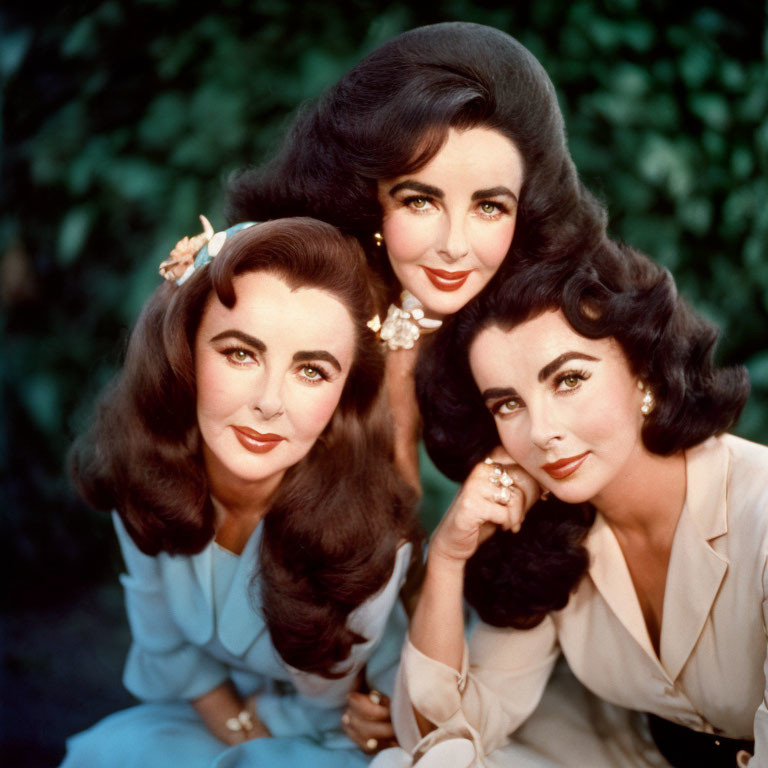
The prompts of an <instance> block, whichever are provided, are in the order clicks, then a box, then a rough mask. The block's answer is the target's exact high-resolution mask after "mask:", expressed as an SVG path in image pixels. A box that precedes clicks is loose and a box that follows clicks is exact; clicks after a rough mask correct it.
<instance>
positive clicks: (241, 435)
mask: <svg viewBox="0 0 768 768" xmlns="http://www.w3.org/2000/svg"><path fill="white" fill-rule="evenodd" d="M232 429H233V430H234V433H235V437H236V438H237V439H238V440H239V441H240V445H242V446H243V448H245V449H246V450H247V451H250V452H251V453H268V452H269V451H271V450H272V449H273V448H277V446H278V445H280V443H281V442H282V441H283V440H285V438H284V437H283V436H282V435H275V434H273V433H272V432H268V433H266V434H262V433H261V432H257V431H256V430H255V429H251V428H250V427H234V426H233V427H232Z"/></svg>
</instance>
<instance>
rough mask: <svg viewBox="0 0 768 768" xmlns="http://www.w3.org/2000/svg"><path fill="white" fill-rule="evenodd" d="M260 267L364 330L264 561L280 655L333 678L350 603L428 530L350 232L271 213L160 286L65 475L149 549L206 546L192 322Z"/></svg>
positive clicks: (280, 502)
mask: <svg viewBox="0 0 768 768" xmlns="http://www.w3.org/2000/svg"><path fill="white" fill-rule="evenodd" d="M256 271H265V272H269V273H272V274H274V275H276V276H278V277H280V278H282V279H284V280H285V281H286V282H287V283H288V285H289V286H291V287H297V286H301V287H303V288H306V287H312V288H319V289H321V290H325V291H328V292H329V293H330V294H332V295H333V296H334V297H336V298H337V299H338V300H339V301H340V302H341V303H342V304H343V305H344V306H345V307H346V308H347V310H348V311H349V313H350V316H351V317H352V320H353V322H354V325H355V329H356V334H357V341H356V350H355V358H354V362H353V364H352V367H351V369H350V372H349V375H348V378H347V381H346V383H345V386H344V389H343V392H342V395H341V399H340V401H339V405H338V407H337V409H336V411H335V413H334V415H333V416H332V418H331V421H330V423H329V424H328V426H327V427H326V429H325V431H324V432H323V434H322V435H321V437H320V438H319V439H318V440H317V442H316V443H315V445H314V446H313V448H312V449H311V450H310V452H309V454H308V455H307V456H306V457H305V458H304V459H302V461H300V462H299V463H298V464H297V465H295V466H294V467H291V468H290V469H289V470H288V471H287V472H286V474H285V477H284V478H283V480H282V482H281V484H280V487H279V488H278V490H277V491H276V493H275V495H274V496H273V498H272V499H271V501H270V508H269V510H268V513H267V515H266V517H265V520H264V529H263V535H262V540H261V551H260V562H259V570H258V574H257V576H258V578H259V580H260V582H261V593H262V607H263V611H264V614H265V618H266V621H267V625H268V627H269V631H270V634H271V637H272V640H273V643H274V645H275V647H276V648H277V650H278V652H279V653H280V655H281V656H282V658H283V659H284V660H285V661H286V662H287V663H289V664H291V665H292V666H295V667H297V668H299V669H303V670H305V671H307V672H314V673H317V674H321V675H324V676H326V677H337V676H339V675H341V674H343V672H339V671H338V669H337V666H338V665H339V663H340V662H342V661H344V660H345V659H346V658H347V657H348V656H349V651H350V648H351V646H352V645H353V644H354V643H358V642H362V641H363V640H364V639H365V638H363V637H361V636H360V635H358V634H356V633H354V632H352V631H350V630H349V629H348V628H347V626H346V620H347V616H348V614H349V612H350V611H351V610H353V609H354V608H355V607H357V606H358V605H360V604H361V603H362V602H363V601H365V600H366V599H367V598H369V597H370V596H372V595H373V594H374V593H375V592H376V591H377V590H379V589H380V588H381V587H382V586H383V585H384V584H385V582H386V581H387V579H388V578H389V576H390V574H391V573H392V568H393V567H394V560H395V552H396V550H397V548H398V546H399V545H400V544H401V543H402V542H403V541H404V540H409V541H414V542H420V540H421V532H420V528H419V524H418V522H417V519H416V516H415V512H414V506H415V505H414V498H413V493H412V491H411V490H410V488H409V487H408V486H407V485H406V484H404V482H403V481H402V480H401V479H400V477H399V475H398V473H397V471H396V469H395V466H394V459H393V446H392V436H391V433H390V428H389V423H388V418H387V409H386V403H385V402H384V400H383V397H384V396H383V387H382V378H383V371H384V362H383V357H382V353H381V350H380V349H379V347H378V345H377V344H376V342H375V339H374V337H373V334H372V333H371V331H370V330H368V328H367V327H366V321H367V320H368V319H369V318H370V317H371V314H372V312H373V309H372V305H373V300H372V297H371V291H370V288H369V285H370V282H371V276H370V275H369V274H368V273H369V270H368V268H367V265H366V262H365V258H364V257H363V254H362V251H361V249H360V247H359V245H358V244H357V243H356V241H354V240H353V239H352V238H350V237H345V236H343V235H342V234H341V233H340V232H339V231H338V230H336V229H335V228H334V227H332V226H330V225H328V224H324V223H322V222H319V221H314V220H312V219H300V218H299V219H286V220H278V221H271V222H267V223H265V224H260V225H257V226H253V227H250V228H248V229H245V230H242V231H240V232H238V233H237V234H235V235H234V236H232V237H230V238H229V239H228V240H227V241H226V243H225V245H224V247H223V248H222V251H221V253H220V254H219V255H218V256H217V257H216V258H215V259H214V260H213V261H212V262H211V264H209V265H208V266H206V267H204V268H200V269H197V270H196V271H195V272H194V273H193V274H192V276H191V277H190V278H189V279H188V280H187V281H186V282H185V283H184V284H183V285H181V286H177V285H175V284H171V283H164V284H163V285H161V286H160V287H159V288H158V289H157V290H156V291H155V293H154V294H153V295H152V296H151V297H150V299H149V300H148V301H147V303H146V305H145V306H144V309H143V311H142V313H141V315H140V316H139V319H138V321H137V323H136V326H135V328H134V330H133V333H132V335H131V338H130V341H129V344H128V350H127V354H126V359H125V363H124V366H123V368H122V370H121V371H120V373H119V374H118V375H117V377H116V378H115V380H114V382H113V383H112V385H111V386H110V387H109V388H108V390H107V391H106V392H105V393H104V395H103V396H102V399H101V402H100V404H99V407H98V410H97V413H96V417H95V419H94V422H93V424H92V426H91V428H90V430H89V431H88V432H87V433H85V434H84V435H83V436H81V437H80V438H79V440H78V441H77V442H76V443H75V445H74V447H73V449H72V451H71V454H70V468H71V475H72V478H73V480H74V482H75V485H76V487H77V489H78V491H79V492H80V494H81V495H82V496H83V498H84V499H85V500H86V501H87V502H88V503H89V504H90V505H91V506H93V507H95V508H97V509H112V508H114V509H117V511H118V512H119V514H120V517H121V518H122V520H123V522H124V524H125V526H126V529H127V530H128V532H129V533H130V535H131V537H132V538H133V540H134V541H135V542H136V545H137V546H138V547H139V548H140V549H141V550H142V551H143V552H145V553H146V554H149V555H155V554H157V553H159V552H169V553H172V554H193V553H196V552H199V551H201V550H202V549H203V548H204V547H205V546H206V545H207V544H208V542H209V541H210V540H211V539H212V538H213V536H214V533H215V530H214V512H213V506H212V503H211V500H210V496H209V489H208V479H207V476H206V473H205V469H204V465H203V460H202V456H201V437H200V431H199V428H198V426H197V417H196V386H195V375H194V370H195V368H194V358H193V351H194V344H195V334H196V332H197V329H198V327H199V325H200V322H201V319H202V316H203V313H204V311H205V306H206V303H207V301H208V299H209V298H210V297H211V296H212V295H215V296H216V297H217V298H218V299H219V300H220V301H221V302H222V303H223V304H224V305H225V306H227V307H231V306H233V305H234V304H235V302H236V301H237V295H236V292H237V276H238V275H240V274H244V273H246V272H256ZM416 549H418V547H416Z"/></svg>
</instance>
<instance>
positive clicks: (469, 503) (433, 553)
mask: <svg viewBox="0 0 768 768" xmlns="http://www.w3.org/2000/svg"><path fill="white" fill-rule="evenodd" d="M540 496H541V489H540V488H539V485H538V483H537V482H536V481H535V480H534V479H533V478H532V477H531V476H530V475H529V474H528V473H527V472H526V471H525V470H524V469H523V468H522V467H521V466H520V465H519V464H516V463H515V462H514V461H512V459H511V458H510V456H509V454H507V453H506V451H504V449H503V448H500V447H499V448H496V449H495V450H494V451H493V453H492V454H491V455H490V456H489V457H488V458H487V459H486V460H485V461H482V462H480V463H479V464H477V465H476V466H475V468H474V469H473V470H472V471H471V472H470V473H469V476H468V477H467V479H466V480H465V481H464V485H463V486H462V487H461V490H460V491H459V493H458V494H457V495H456V498H455V499H454V501H453V504H451V506H450V508H449V509H448V511H447V512H446V514H445V517H443V519H442V521H441V522H440V525H439V526H438V527H437V530H436V531H435V534H434V536H433V537H432V541H431V542H430V545H429V557H430V559H432V558H438V559H442V560H444V561H446V562H451V563H455V564H457V565H459V564H461V565H463V564H464V563H465V562H466V561H467V560H469V558H470V557H472V555H473V554H474V553H475V552H476V551H477V548H478V547H479V546H480V545H481V544H482V543H483V542H484V541H485V540H486V539H488V538H489V537H490V536H491V535H492V534H493V532H494V531H495V530H496V528H497V527H501V528H502V529H503V530H505V531H512V532H513V533H517V531H519V530H520V526H521V525H522V523H523V520H524V518H525V515H526V513H527V512H528V510H529V509H530V508H531V507H532V506H533V504H534V502H535V501H537V500H538V498H539V497H540Z"/></svg>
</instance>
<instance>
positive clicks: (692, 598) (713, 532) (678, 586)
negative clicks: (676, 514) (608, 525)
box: [661, 438, 729, 680]
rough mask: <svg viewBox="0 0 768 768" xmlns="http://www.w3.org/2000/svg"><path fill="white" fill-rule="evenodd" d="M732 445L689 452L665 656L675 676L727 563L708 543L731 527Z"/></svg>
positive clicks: (668, 595)
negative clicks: (730, 463)
mask: <svg viewBox="0 0 768 768" xmlns="http://www.w3.org/2000/svg"><path fill="white" fill-rule="evenodd" d="M728 464H729V458H728V449H727V447H726V446H725V445H723V443H722V441H720V440H717V439H715V438H713V439H711V440H708V441H707V442H706V443H704V444H702V445H700V446H696V447H695V448H693V449H691V450H689V451H687V452H686V482H687V486H686V501H685V506H684V507H683V512H682V514H681V516H680V521H679V522H678V524H677V530H676V532H675V538H674V541H673V542H672V552H671V555H670V560H669V572H668V574H667V585H666V590H665V594H664V612H663V615H662V627H661V658H662V661H663V663H664V667H665V668H666V670H667V672H668V673H669V675H670V677H671V678H672V679H673V680H674V679H675V678H676V677H677V676H678V675H679V674H680V672H681V671H682V669H683V667H684V666H685V663H686V661H687V660H688V657H689V656H690V655H691V652H692V651H693V648H694V647H695V645H696V642H697V640H698V638H699V635H700V634H701V630H702V629H703V627H704V624H705V622H706V620H707V617H708V616H709V613H710V611H711V609H712V604H713V603H714V601H715V598H716V597H717V593H718V591H719V589H720V585H721V583H722V581H723V578H725V574H726V571H727V570H728V561H727V560H726V559H725V558H723V557H722V556H721V555H720V554H718V553H717V552H715V550H714V549H712V547H711V546H710V544H709V542H710V541H712V539H714V538H717V537H718V536H722V535H723V534H725V533H726V532H727V530H728V518H727V508H726V495H727V480H728Z"/></svg>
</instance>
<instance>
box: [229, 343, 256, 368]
mask: <svg viewBox="0 0 768 768" xmlns="http://www.w3.org/2000/svg"><path fill="white" fill-rule="evenodd" d="M221 354H222V355H224V357H226V358H227V360H229V362H230V363H233V364H234V365H251V364H252V363H256V362H258V361H257V360H256V356H255V355H254V353H253V352H251V351H250V350H248V349H243V347H228V348H227V349H222V350H221Z"/></svg>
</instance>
